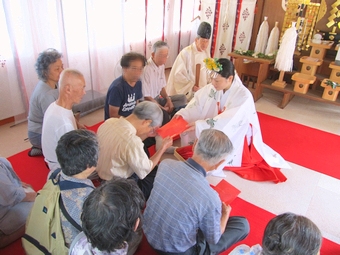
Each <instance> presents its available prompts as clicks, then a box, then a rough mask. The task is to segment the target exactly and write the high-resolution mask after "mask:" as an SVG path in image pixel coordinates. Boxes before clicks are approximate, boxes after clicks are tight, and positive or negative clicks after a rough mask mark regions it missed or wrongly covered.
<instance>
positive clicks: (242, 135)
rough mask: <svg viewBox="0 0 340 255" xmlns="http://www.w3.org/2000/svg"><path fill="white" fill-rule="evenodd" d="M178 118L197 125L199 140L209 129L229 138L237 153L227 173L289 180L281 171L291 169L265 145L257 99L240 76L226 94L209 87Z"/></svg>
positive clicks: (228, 162)
mask: <svg viewBox="0 0 340 255" xmlns="http://www.w3.org/2000/svg"><path fill="white" fill-rule="evenodd" d="M176 115H181V116H182V117H183V118H184V120H186V121H187V122H188V123H193V122H195V128H196V129H195V132H196V137H199V134H200V133H201V131H202V130H204V129H207V128H214V129H218V130H221V131H223V132H224V133H225V134H226V135H227V136H228V137H229V139H230V140H231V142H232V144H233V146H234V150H233V152H232V153H231V154H230V155H228V156H227V157H226V160H225V163H224V165H223V167H224V169H225V170H230V171H234V172H235V173H236V174H238V175H240V176H241V177H243V178H246V179H250V180H255V181H273V182H276V183H277V182H282V181H285V180H286V177H285V176H284V175H283V174H282V173H281V172H280V169H279V168H288V169H289V168H290V166H289V165H288V163H287V162H286V161H285V160H284V159H283V158H282V157H281V155H279V154H278V153H277V152H275V151H274V150H273V149H271V148H270V147H269V146H268V145H266V144H265V143H264V142H263V140H262V134H261V129H260V125H259V120H258V116H257V113H256V109H255V104H254V101H253V97H252V95H251V93H250V91H249V90H248V89H247V88H246V87H245V86H244V85H243V84H242V82H241V80H240V78H239V77H238V75H237V74H235V79H234V81H233V82H232V85H231V87H230V89H228V90H227V91H226V92H225V93H224V92H223V90H221V91H217V90H216V89H215V87H214V86H213V85H212V84H208V85H207V86H205V87H203V88H201V89H200V90H198V91H197V92H196V93H195V96H194V98H193V99H192V100H191V101H190V102H189V103H188V105H187V106H186V107H185V108H184V109H181V110H180V111H178V112H177V114H176ZM247 157H248V158H247ZM215 175H219V174H218V173H216V174H215Z"/></svg>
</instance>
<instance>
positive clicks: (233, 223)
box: [156, 216, 249, 255]
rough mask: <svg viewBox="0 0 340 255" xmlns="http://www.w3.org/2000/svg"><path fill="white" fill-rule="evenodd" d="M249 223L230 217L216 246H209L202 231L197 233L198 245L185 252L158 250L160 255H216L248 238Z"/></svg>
mask: <svg viewBox="0 0 340 255" xmlns="http://www.w3.org/2000/svg"><path fill="white" fill-rule="evenodd" d="M248 233H249V223H248V220H247V219H246V218H244V217H237V216H235V217H230V218H229V220H228V222H227V226H226V229H225V231H224V233H223V234H222V236H221V238H220V240H219V241H218V242H217V243H216V244H208V243H207V241H206V240H205V238H204V235H203V233H202V231H201V230H198V232H197V243H196V244H195V245H194V246H192V247H191V248H189V249H188V250H186V251H185V252H180V253H172V252H163V251H159V250H156V252H157V253H158V254H159V255H213V254H214V255H215V254H220V253H222V252H223V251H225V250H227V249H228V248H230V247H231V246H232V245H233V244H235V243H237V242H238V241H241V240H243V239H244V238H246V237H247V236H248Z"/></svg>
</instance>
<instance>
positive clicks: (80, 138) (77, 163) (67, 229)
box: [27, 129, 99, 247]
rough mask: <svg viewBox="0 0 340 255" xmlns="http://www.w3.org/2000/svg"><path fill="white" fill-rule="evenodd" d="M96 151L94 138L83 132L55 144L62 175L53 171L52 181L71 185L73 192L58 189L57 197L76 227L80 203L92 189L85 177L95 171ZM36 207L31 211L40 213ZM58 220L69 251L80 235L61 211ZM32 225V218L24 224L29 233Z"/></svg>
mask: <svg viewBox="0 0 340 255" xmlns="http://www.w3.org/2000/svg"><path fill="white" fill-rule="evenodd" d="M98 151H99V148H98V141H97V137H96V134H95V133H93V132H92V131H89V130H85V129H77V130H72V131H69V132H67V133H65V134H64V135H63V136H62V137H61V138H60V140H59V141H58V145H57V148H56V154H57V157H58V162H59V164H60V167H61V171H60V172H59V173H58V172H57V171H58V170H57V171H55V172H54V173H53V175H51V178H53V179H54V180H53V181H54V182H56V183H57V180H58V179H59V183H62V182H63V181H68V182H67V183H68V186H70V185H74V188H73V187H72V186H71V188H69V189H66V190H64V189H61V190H60V195H61V198H62V202H63V204H64V205H65V209H66V211H67V213H68V214H69V216H70V217H71V218H72V219H73V220H74V221H75V222H76V223H77V224H78V225H79V226H81V220H80V215H81V210H82V207H83V202H84V200H85V198H86V197H87V196H88V195H89V194H90V193H91V192H92V191H93V189H94V185H93V183H92V181H91V180H89V179H87V177H88V176H89V175H90V174H91V173H93V172H94V171H95V169H96V166H97V161H98ZM43 194H47V193H43ZM43 194H40V195H39V196H37V199H36V201H38V200H39V199H40V198H41V199H44V198H43V197H42V196H43ZM35 205H36V204H34V205H33V209H32V210H36V211H38V210H41V209H40V208H35V207H34V206H35ZM37 206H39V203H37ZM60 218H61V226H62V232H63V234H64V240H65V245H66V247H69V246H70V244H71V243H72V241H73V239H74V238H75V237H76V236H77V235H78V234H79V233H80V231H79V230H78V229H77V228H76V227H75V226H74V225H73V224H72V223H71V222H69V221H68V220H67V218H66V217H65V215H64V213H63V212H62V210H60ZM31 220H32V221H31ZM34 221H35V218H34V215H31V216H30V219H29V220H28V222H27V228H28V229H29V224H30V222H32V223H31V224H33V222H34ZM37 227H38V226H37ZM42 227H43V226H42Z"/></svg>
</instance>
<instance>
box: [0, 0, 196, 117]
mask: <svg viewBox="0 0 340 255" xmlns="http://www.w3.org/2000/svg"><path fill="white" fill-rule="evenodd" d="M194 2H195V1H193V0H190V1H189V4H188V3H187V2H186V3H185V5H186V8H187V9H190V3H192V4H193V3H194ZM181 5H182V1H181V0H175V1H172V0H168V1H159V0H145V1H142V0H115V1H106V0H72V1H70V0H48V1H46V0H0V38H1V47H0V61H1V63H0V120H1V119H5V118H9V117H12V116H15V117H16V119H17V120H25V119H26V117H27V113H28V104H29V98H30V96H31V94H32V92H33V89H34V87H35V85H36V84H37V82H38V77H37V74H36V71H35V67H34V65H35V61H36V59H37V57H38V55H39V53H40V52H42V51H44V50H46V49H47V48H55V49H57V50H58V51H60V52H61V53H62V54H63V58H62V60H63V63H64V67H65V68H67V67H71V68H76V69H79V70H80V71H81V72H82V73H83V74H84V76H85V80H86V90H88V91H97V92H100V93H103V94H105V93H106V91H107V88H108V87H109V85H110V84H111V83H112V81H113V79H114V68H115V66H116V64H117V63H118V62H119V60H120V58H121V56H122V55H123V54H125V53H127V52H130V51H136V52H139V53H141V54H143V55H145V56H146V57H149V56H150V54H151V45H152V44H153V43H154V42H156V41H157V40H162V39H164V40H166V41H167V42H168V43H169V46H170V48H171V51H170V52H171V57H170V58H169V59H168V62H167V67H171V65H172V63H173V61H174V60H175V58H176V56H177V54H178V49H179V33H180V29H181V26H180V17H181V12H180V11H181V9H180V8H181ZM191 8H192V9H194V6H191Z"/></svg>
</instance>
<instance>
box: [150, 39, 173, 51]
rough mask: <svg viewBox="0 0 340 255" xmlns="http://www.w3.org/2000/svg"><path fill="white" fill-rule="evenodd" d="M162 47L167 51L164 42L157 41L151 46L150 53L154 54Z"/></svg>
mask: <svg viewBox="0 0 340 255" xmlns="http://www.w3.org/2000/svg"><path fill="white" fill-rule="evenodd" d="M162 47H167V48H168V49H169V45H168V44H167V43H166V42H164V41H157V42H155V43H154V44H153V45H152V52H156V51H157V50H158V49H160V48H162Z"/></svg>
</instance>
